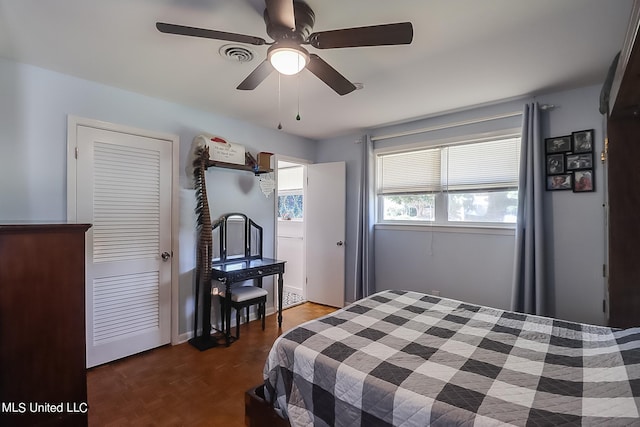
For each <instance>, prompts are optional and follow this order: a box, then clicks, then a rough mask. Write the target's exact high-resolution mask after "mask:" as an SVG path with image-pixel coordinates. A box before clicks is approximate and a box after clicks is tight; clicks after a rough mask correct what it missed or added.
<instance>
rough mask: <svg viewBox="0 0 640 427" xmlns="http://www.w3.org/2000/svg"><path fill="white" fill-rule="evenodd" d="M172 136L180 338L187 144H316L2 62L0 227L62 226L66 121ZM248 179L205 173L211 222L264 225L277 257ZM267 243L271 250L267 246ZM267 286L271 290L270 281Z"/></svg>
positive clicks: (188, 278) (266, 214) (184, 314)
mask: <svg viewBox="0 0 640 427" xmlns="http://www.w3.org/2000/svg"><path fill="white" fill-rule="evenodd" d="M69 114H71V115H75V116H79V117H85V118H91V119H96V120H101V121H106V122H111V123H117V124H122V125H127V126H133V127H137V128H141V129H148V130H152V131H157V132H166V133H171V134H175V135H178V136H179V138H180V163H181V164H180V186H181V191H180V200H179V202H180V214H181V217H180V233H179V237H178V238H179V247H180V260H179V266H180V267H179V268H180V285H179V286H180V301H179V305H180V308H179V311H180V313H179V332H180V333H184V332H187V331H189V330H191V328H192V323H193V320H192V315H193V275H192V272H193V268H194V265H195V244H196V243H195V215H194V213H193V212H194V207H195V196H194V194H193V190H191V189H189V188H190V187H191V183H190V182H189V180H188V178H187V176H186V174H185V166H186V158H187V156H188V153H189V149H190V146H191V142H192V140H193V138H194V137H195V136H196V135H198V134H199V133H202V132H207V133H212V134H216V135H220V136H222V137H224V138H226V139H228V140H229V141H232V142H237V143H240V144H243V145H245V147H246V148H247V149H248V150H249V151H251V152H252V153H255V152H257V151H268V152H273V153H278V154H285V155H287V156H292V157H296V158H300V159H308V160H313V158H314V155H315V147H314V145H315V143H314V142H313V141H310V140H307V139H304V138H299V137H295V136H291V135H288V134H286V133H283V132H279V131H277V130H276V129H267V128H261V127H257V126H254V125H251V124H248V123H245V122H242V121H238V120H234V119H231V118H227V117H223V116H220V115H216V114H212V113H208V112H205V111H200V110H195V109H192V108H187V107H185V106H181V105H177V104H173V103H169V102H166V101H162V100H158V99H154V98H150V97H147V96H143V95H140V94H136V93H132V92H128V91H124V90H120V89H117V88H113V87H108V86H105V85H101V84H97V83H93V82H89V81H86V80H82V79H78V78H75V77H71V76H67V75H63V74H60V73H56V72H52V71H48V70H44V69H41V68H38V67H33V66H29V65H24V64H19V63H15V62H12V61H8V60H4V59H0V221H4V222H11V221H25V220H34V221H65V220H66V217H67V214H66V203H67V202H66V197H67V195H66V167H67V164H66V144H67V129H66V124H67V115H69ZM258 184H259V181H258V178H256V177H254V176H253V175H252V174H251V173H248V172H241V171H235V170H225V169H216V168H211V169H210V170H209V171H208V172H207V186H208V190H209V202H210V206H211V211H212V217H213V218H215V217H217V216H219V215H222V214H224V213H227V212H243V213H246V214H247V215H249V216H250V217H251V218H253V219H254V220H255V221H256V222H257V223H258V224H260V225H262V226H263V227H264V238H265V242H267V243H266V244H265V248H264V249H265V255H266V256H270V255H273V251H274V244H275V243H273V242H274V224H275V215H274V209H275V208H274V200H275V198H274V196H273V195H271V197H269V198H266V197H265V196H264V195H263V194H262V192H261V191H260V188H259V185H258ZM268 242H272V243H270V244H269V243H268ZM267 285H269V284H268V283H267Z"/></svg>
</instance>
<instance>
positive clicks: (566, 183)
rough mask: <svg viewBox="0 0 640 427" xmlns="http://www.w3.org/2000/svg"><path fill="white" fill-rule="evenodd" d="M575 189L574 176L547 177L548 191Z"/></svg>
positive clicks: (567, 174)
mask: <svg viewBox="0 0 640 427" xmlns="http://www.w3.org/2000/svg"><path fill="white" fill-rule="evenodd" d="M572 188H573V174H570V173H566V174H563V175H550V176H548V177H547V190H549V191H556V190H571V189H572Z"/></svg>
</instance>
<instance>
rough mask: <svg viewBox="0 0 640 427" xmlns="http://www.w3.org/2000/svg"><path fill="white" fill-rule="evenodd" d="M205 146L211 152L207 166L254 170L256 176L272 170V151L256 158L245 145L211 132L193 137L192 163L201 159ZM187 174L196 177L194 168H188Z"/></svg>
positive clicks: (190, 158)
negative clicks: (229, 140) (200, 154)
mask: <svg viewBox="0 0 640 427" xmlns="http://www.w3.org/2000/svg"><path fill="white" fill-rule="evenodd" d="M203 147H206V148H207V150H208V153H209V157H208V158H207V160H206V168H209V167H211V166H213V167H219V168H226V169H236V170H243V171H248V172H253V173H254V174H255V175H256V176H257V175H261V174H265V173H268V172H272V169H271V153H266V152H260V153H259V154H258V159H256V158H255V157H254V156H253V155H252V154H251V153H250V152H249V151H247V150H245V148H244V146H242V145H240V144H236V143H230V142H228V141H227V140H225V139H224V138H221V137H219V136H215V135H209V134H201V135H198V136H196V137H195V138H194V139H193V143H192V146H191V151H190V153H189V160H190V163H191V162H195V161H198V160H200V156H199V154H198V153H200V150H202V148H203ZM187 176H188V177H189V178H191V179H193V178H194V176H193V168H191V167H188V168H187Z"/></svg>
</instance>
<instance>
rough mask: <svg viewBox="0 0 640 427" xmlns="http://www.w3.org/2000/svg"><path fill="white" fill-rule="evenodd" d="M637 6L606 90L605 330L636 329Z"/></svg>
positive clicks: (639, 199) (639, 307)
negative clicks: (608, 100)
mask: <svg viewBox="0 0 640 427" xmlns="http://www.w3.org/2000/svg"><path fill="white" fill-rule="evenodd" d="M639 25H640V0H635V1H634V4H633V9H632V13H631V20H630V25H629V28H628V31H627V36H626V40H625V44H624V46H623V48H622V52H621V54H620V61H619V62H618V69H617V71H616V76H615V78H614V81H613V85H612V88H611V104H612V105H611V113H610V117H609V120H608V121H607V130H608V149H607V152H608V155H607V170H608V186H607V189H608V199H609V218H608V223H609V324H610V325H611V326H617V327H631V326H640V163H639V161H640V36H639V35H638V31H639V28H638V27H639Z"/></svg>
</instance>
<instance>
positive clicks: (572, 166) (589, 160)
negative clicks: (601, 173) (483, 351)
mask: <svg viewBox="0 0 640 427" xmlns="http://www.w3.org/2000/svg"><path fill="white" fill-rule="evenodd" d="M566 168H567V170H568V171H570V170H580V169H593V153H592V152H591V153H582V154H567V164H566Z"/></svg>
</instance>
